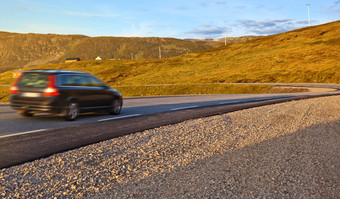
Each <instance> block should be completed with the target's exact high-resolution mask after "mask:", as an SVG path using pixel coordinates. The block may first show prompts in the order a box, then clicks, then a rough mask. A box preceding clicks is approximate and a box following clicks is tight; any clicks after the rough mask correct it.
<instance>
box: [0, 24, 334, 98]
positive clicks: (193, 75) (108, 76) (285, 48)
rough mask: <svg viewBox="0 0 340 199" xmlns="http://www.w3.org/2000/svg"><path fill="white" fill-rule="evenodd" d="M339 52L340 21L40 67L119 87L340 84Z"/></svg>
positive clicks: (5, 77)
mask: <svg viewBox="0 0 340 199" xmlns="http://www.w3.org/2000/svg"><path fill="white" fill-rule="evenodd" d="M339 52H340V21H336V22H333V23H328V24H324V25H320V26H314V27H308V28H303V29H299V30H295V31H290V32H287V33H283V34H278V35H272V36H267V37H262V38H259V39H255V40H252V41H248V42H244V43H238V44H233V45H229V46H227V47H219V48H214V49H210V50H205V51H201V52H196V53H190V54H185V55H181V56H177V57H172V58H165V59H153V60H112V61H110V60H105V61H81V62H77V63H70V64H52V65H43V66H39V67H36V68H51V69H75V70H84V71H88V72H91V73H93V74H95V75H97V76H98V77H100V78H101V79H103V80H104V81H105V82H107V83H108V84H110V85H111V86H114V87H117V86H126V85H149V84H192V83H227V82H230V83H236V82H248V83H250V82H285V83H289V82H296V83H301V82H306V83H314V82H319V83H340V54H339ZM13 81H14V80H13V78H12V73H11V72H7V73H3V74H0V84H11V83H12V82H13ZM193 87H194V86H193ZM140 89H145V88H140ZM164 89H166V88H163V90H164ZM201 89H202V88H201ZM175 90H176V89H175ZM177 90H178V89H177ZM173 93H176V92H175V91H173Z"/></svg>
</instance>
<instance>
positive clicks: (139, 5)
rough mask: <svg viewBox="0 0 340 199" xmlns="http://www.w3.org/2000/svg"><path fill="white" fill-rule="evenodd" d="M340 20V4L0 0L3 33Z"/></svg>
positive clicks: (139, 33)
mask: <svg viewBox="0 0 340 199" xmlns="http://www.w3.org/2000/svg"><path fill="white" fill-rule="evenodd" d="M307 4H310V6H309V8H310V12H309V13H310V19H311V25H312V26H313V25H319V24H324V23H328V22H332V21H337V20H340V0H157V1H156V0H52V1H50V0H0V31H7V32H18V33H44V34H45V33H55V34H81V35H87V36H92V37H94V36H115V37H172V38H179V39H189V38H190V39H217V38H223V37H225V36H227V37H240V36H246V35H271V34H278V33H282V32H286V31H289V30H294V29H298V28H302V27H306V26H308V6H307Z"/></svg>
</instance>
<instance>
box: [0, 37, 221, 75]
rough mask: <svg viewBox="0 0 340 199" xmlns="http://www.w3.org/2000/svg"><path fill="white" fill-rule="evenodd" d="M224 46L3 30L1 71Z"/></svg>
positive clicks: (173, 54) (145, 56) (175, 40)
mask: <svg viewBox="0 0 340 199" xmlns="http://www.w3.org/2000/svg"><path fill="white" fill-rule="evenodd" d="M219 45H222V43H221V42H205V41H185V40H180V39H173V38H136V37H134V38H123V37H87V36H83V35H56V34H18V33H8V32H0V60H1V62H0V72H4V71H6V70H10V69H14V68H22V67H28V66H36V65H43V64H49V63H62V62H64V60H65V58H70V57H79V58H80V59H81V60H93V59H95V58H96V57H97V56H101V57H103V58H104V59H132V58H133V59H153V58H158V57H159V47H161V51H162V57H164V58H165V57H173V56H177V55H181V54H185V53H191V52H196V51H200V50H204V49H209V48H212V47H216V46H219Z"/></svg>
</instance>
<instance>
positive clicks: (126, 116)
mask: <svg viewBox="0 0 340 199" xmlns="http://www.w3.org/2000/svg"><path fill="white" fill-rule="evenodd" d="M140 115H142V114H133V115H124V116H120V117H111V118H106V119H101V120H98V122H103V121H108V120H118V119H123V118H128V117H137V116H140Z"/></svg>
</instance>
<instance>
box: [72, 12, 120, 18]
mask: <svg viewBox="0 0 340 199" xmlns="http://www.w3.org/2000/svg"><path fill="white" fill-rule="evenodd" d="M66 14H67V15H71V16H79V17H88V18H97V17H99V18H114V17H117V16H119V15H118V14H112V13H110V14H97V13H87V12H66Z"/></svg>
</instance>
